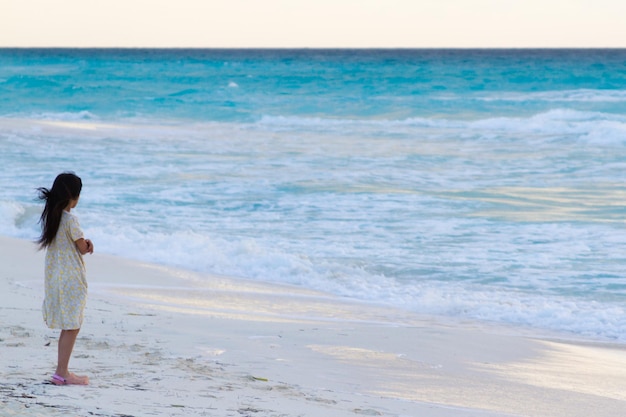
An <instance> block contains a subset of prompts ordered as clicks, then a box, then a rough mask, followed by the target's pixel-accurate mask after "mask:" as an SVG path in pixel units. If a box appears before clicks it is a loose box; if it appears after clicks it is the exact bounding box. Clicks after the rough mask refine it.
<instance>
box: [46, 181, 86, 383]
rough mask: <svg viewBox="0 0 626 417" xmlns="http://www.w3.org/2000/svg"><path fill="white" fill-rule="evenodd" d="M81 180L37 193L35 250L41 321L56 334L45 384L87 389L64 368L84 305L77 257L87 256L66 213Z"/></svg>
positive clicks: (73, 219) (78, 232)
mask: <svg viewBox="0 0 626 417" xmlns="http://www.w3.org/2000/svg"><path fill="white" fill-rule="evenodd" d="M82 186H83V184H82V181H81V179H80V178H79V177H78V176H76V175H75V174H74V173H71V172H65V173H62V174H59V175H58V176H57V177H56V179H55V180H54V183H53V184H52V188H51V189H47V188H43V187H42V188H39V189H38V191H39V199H41V200H44V201H45V202H46V205H45V207H44V209H43V212H42V213H41V219H40V223H41V225H42V232H41V237H40V238H39V240H38V241H37V243H38V244H39V247H40V249H44V248H46V249H47V250H46V270H45V277H46V278H45V286H46V293H45V294H46V295H45V299H44V302H43V318H44V321H45V322H46V324H47V325H48V327H50V328H51V329H61V335H60V336H59V347H58V362H57V369H56V372H55V373H54V376H53V377H52V380H51V382H52V383H54V384H56V385H67V384H76V385H87V384H88V383H89V378H88V377H86V376H78V375H75V374H73V373H71V372H70V371H69V369H68V366H69V362H70V356H71V355H72V350H73V349H74V343H75V342H76V337H77V336H78V332H79V331H80V327H81V325H82V322H83V310H84V308H85V303H86V301H87V279H86V272H85V264H84V262H83V255H84V254H86V253H93V243H92V242H91V241H90V240H89V239H85V238H84V236H83V231H82V230H81V228H80V225H79V224H78V219H77V218H76V217H74V215H72V214H70V211H71V210H72V209H73V208H74V207H76V204H78V198H79V197H80V191H81V189H82Z"/></svg>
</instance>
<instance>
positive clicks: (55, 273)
mask: <svg viewBox="0 0 626 417" xmlns="http://www.w3.org/2000/svg"><path fill="white" fill-rule="evenodd" d="M82 237H84V236H83V231H82V229H81V228H80V224H79V223H78V219H77V218H76V217H75V216H74V215H72V214H70V213H69V212H67V211H63V215H62V217H61V223H60V225H59V230H58V232H57V235H56V237H55V238H54V240H53V241H52V243H51V244H50V245H49V246H48V249H47V251H46V264H45V265H46V270H45V288H46V291H45V298H44V301H43V319H44V321H45V322H46V324H47V325H48V327H50V328H51V329H63V330H75V329H80V327H81V325H82V323H83V311H84V309H85V304H86V303H87V274H86V270H85V263H84V261H83V256H82V255H81V253H80V252H79V251H78V248H77V247H76V243H75V242H76V241H77V240H78V239H80V238H82Z"/></svg>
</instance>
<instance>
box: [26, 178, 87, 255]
mask: <svg viewBox="0 0 626 417" xmlns="http://www.w3.org/2000/svg"><path fill="white" fill-rule="evenodd" d="M82 188H83V182H82V181H81V179H80V177H78V176H77V175H76V174H74V173H73V172H64V173H62V174H59V175H57V177H56V178H55V180H54V183H53V184H52V188H51V189H47V188H44V187H41V188H38V189H37V191H38V192H39V199H40V200H44V201H45V202H46V206H45V207H44V209H43V212H42V213H41V218H40V219H39V223H41V236H40V237H39V239H38V240H37V243H38V244H39V248H40V249H44V248H46V247H48V246H49V245H50V244H51V243H52V241H53V240H54V238H55V237H56V235H57V232H58V231H59V225H60V224H61V216H62V215H63V210H65V209H66V208H67V206H68V205H69V204H70V200H73V199H77V198H78V197H79V196H80V190H81V189H82Z"/></svg>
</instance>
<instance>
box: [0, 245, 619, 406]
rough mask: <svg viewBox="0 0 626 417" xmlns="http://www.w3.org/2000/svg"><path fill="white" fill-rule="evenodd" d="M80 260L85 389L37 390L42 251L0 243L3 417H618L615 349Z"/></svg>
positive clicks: (286, 290) (46, 347)
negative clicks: (83, 269) (84, 294)
mask: <svg viewBox="0 0 626 417" xmlns="http://www.w3.org/2000/svg"><path fill="white" fill-rule="evenodd" d="M96 244H97V242H96ZM96 249H97V246H96ZM86 262H87V268H88V280H89V282H90V296H89V301H88V306H87V310H86V319H85V323H84V325H83V329H82V331H81V334H80V335H79V338H78V341H77V344H76V348H75V351H74V356H73V358H72V362H71V364H70V366H71V368H72V369H73V370H74V371H75V372H77V373H79V374H87V375H89V376H90V378H91V385H89V386H88V387H79V386H68V387H57V386H53V385H50V384H48V383H47V380H48V379H49V377H50V375H51V373H52V371H53V370H54V367H55V364H56V340H57V337H58V333H57V332H56V331H53V330H49V329H47V328H46V327H45V325H44V323H43V321H42V318H41V311H40V306H41V301H42V296H43V295H42V291H43V290H42V280H43V278H42V271H43V253H42V252H37V251H36V250H35V248H34V245H33V244H32V243H30V242H26V241H21V240H15V239H9V238H0V265H1V267H0V376H1V379H0V416H18V415H19V416H22V415H23V416H61V415H63V416H90V415H94V416H137V417H138V416H218V417H219V416H236V417H242V416H244V417H245V416H254V417H269V416H315V417H334V416H359V415H365V416H426V417H441V416H444V417H445V416H448V417H453V416H454V417H459V416H468V417H469V416H471V417H477V416H478V417H487V416H533V417H541V416H555V417H560V416H562V417H577V416H580V417H589V416H601V417H613V416H623V415H626V348H625V347H624V346H610V345H600V344H589V343H588V344H580V343H579V344H575V343H566V342H559V341H555V340H551V341H550V340H547V339H544V340H542V339H540V338H537V337H530V336H529V335H521V334H520V332H519V331H513V330H510V329H509V330H507V329H501V328H489V327H487V326H484V325H476V324H473V323H456V324H455V323H444V322H439V321H435V320H432V319H427V318H421V317H418V316H414V315H411V314H409V313H406V312H401V311H396V310H393V309H390V308H383V307H378V306H372V305H366V304H363V303H355V302H349V301H347V300H342V299H339V298H337V297H333V296H329V295H327V294H321V293H316V292H313V291H308V290H302V289H298V288H294V287H286V286H272V285H262V284H258V283H253V282H249V281H245V280H237V279H231V278H227V277H217V276H201V275H199V274H194V273H191V272H187V271H180V270H173V269H168V268H163V267H159V266H154V265H146V264H140V263H135V262H131V261H127V260H123V259H119V258H114V257H110V256H105V255H100V254H95V255H93V256H87V257H86Z"/></svg>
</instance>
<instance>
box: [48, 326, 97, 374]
mask: <svg viewBox="0 0 626 417" xmlns="http://www.w3.org/2000/svg"><path fill="white" fill-rule="evenodd" d="M79 331H80V329H75V330H61V335H60V336H59V357H58V362H57V370H56V372H55V375H57V376H59V377H61V378H63V379H65V381H66V383H67V384H75V385H87V384H88V383H89V378H88V377H86V376H78V375H74V374H73V373H71V372H70V371H69V364H70V357H71V356H72V351H73V350H74V343H76V338H77V337H78V332H79Z"/></svg>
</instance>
